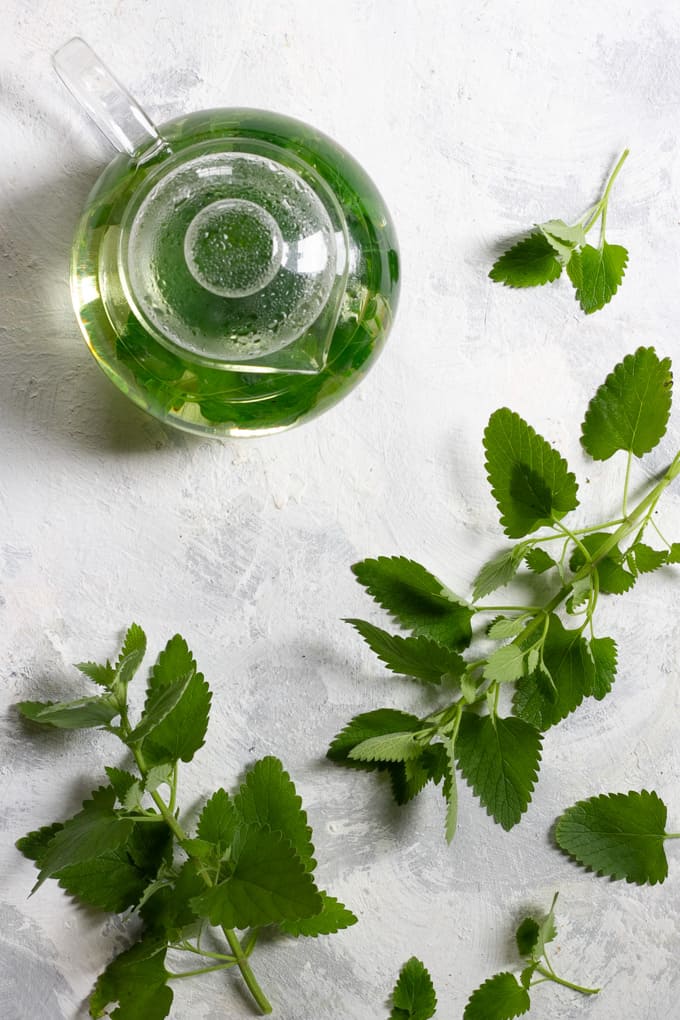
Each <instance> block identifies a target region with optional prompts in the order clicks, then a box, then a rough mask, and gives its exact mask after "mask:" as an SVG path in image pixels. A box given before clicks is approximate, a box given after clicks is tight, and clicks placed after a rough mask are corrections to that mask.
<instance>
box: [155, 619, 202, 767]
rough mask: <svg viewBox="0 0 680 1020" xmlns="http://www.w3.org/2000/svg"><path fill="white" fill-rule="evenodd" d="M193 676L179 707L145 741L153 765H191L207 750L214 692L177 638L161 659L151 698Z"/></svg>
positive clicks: (175, 637) (156, 669)
mask: <svg viewBox="0 0 680 1020" xmlns="http://www.w3.org/2000/svg"><path fill="white" fill-rule="evenodd" d="M187 676H190V680H189V682H188V684H187V686H186V689H185V691H184V694H183V695H182V697H181V698H180V700H179V702H178V703H177V705H176V706H175V707H174V708H173V709H172V711H171V712H169V713H168V715H167V716H165V718H164V719H163V720H162V722H161V723H160V724H159V725H158V726H156V727H155V729H154V730H153V732H152V733H150V734H149V736H148V737H147V738H146V739H145V740H144V742H143V744H142V750H143V753H144V757H145V758H146V761H147V763H148V764H149V765H162V764H164V763H166V762H175V761H179V760H180V759H181V760H182V761H191V759H192V758H193V756H194V755H195V753H196V751H198V749H199V748H200V747H202V746H203V743H204V741H205V734H206V730H207V728H208V718H209V715H210V701H211V694H210V688H209V687H208V685H207V683H206V682H205V680H204V679H203V674H202V673H197V672H196V663H195V662H194V658H193V656H192V654H191V652H190V651H189V648H188V646H187V643H186V641H185V640H184V638H183V637H181V636H180V635H179V634H176V635H175V636H174V637H173V638H171V639H170V641H168V643H167V645H166V646H165V649H164V650H163V651H162V652H161V654H160V656H159V657H158V662H157V663H156V665H155V666H154V667H153V669H152V671H151V676H150V678H149V687H148V697H149V698H150V697H151V695H152V694H156V692H159V691H160V689H161V688H167V687H170V686H172V685H173V684H175V683H177V682H178V681H180V680H182V679H183V678H185V677H187Z"/></svg>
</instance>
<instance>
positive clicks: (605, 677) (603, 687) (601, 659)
mask: <svg viewBox="0 0 680 1020" xmlns="http://www.w3.org/2000/svg"><path fill="white" fill-rule="evenodd" d="M588 647H589V649H590V654H591V656H592V659H593V664H594V666H595V675H594V676H593V692H592V693H593V697H594V698H596V699H597V701H602V699H603V698H604V697H605V696H606V695H607V694H609V692H610V691H611V689H612V684H613V683H614V680H615V679H616V664H617V648H616V642H615V641H614V639H613V638H610V637H601V638H591V639H590V641H589V642H588Z"/></svg>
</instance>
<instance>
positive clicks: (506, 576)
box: [472, 542, 526, 602]
mask: <svg viewBox="0 0 680 1020" xmlns="http://www.w3.org/2000/svg"><path fill="white" fill-rule="evenodd" d="M525 549H526V543H525V542H519V543H518V544H517V545H514V546H513V547H512V548H511V549H508V551H507V552H504V553H502V554H501V555H500V556H496V557H495V558H494V559H492V560H489V562H488V563H485V564H484V566H483V567H482V569H481V570H480V571H479V573H478V574H477V577H476V578H475V583H474V587H473V591H472V599H473V601H474V602H477V600H478V599H481V598H484V596H485V595H489V594H490V593H491V592H492V591H496V589H498V588H504V587H505V586H506V584H510V581H512V579H513V577H514V576H515V574H516V573H517V571H518V569H519V566H520V564H521V562H522V558H523V556H524V551H525Z"/></svg>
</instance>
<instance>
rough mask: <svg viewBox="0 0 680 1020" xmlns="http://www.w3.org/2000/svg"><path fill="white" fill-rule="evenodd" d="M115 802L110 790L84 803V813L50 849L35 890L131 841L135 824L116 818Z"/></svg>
mask: <svg viewBox="0 0 680 1020" xmlns="http://www.w3.org/2000/svg"><path fill="white" fill-rule="evenodd" d="M115 799H116V795H115V793H114V791H113V789H112V788H111V787H110V786H103V787H100V788H99V789H98V790H95V791H94V792H93V793H92V799H91V800H86V801H85V802H84V803H83V810H82V811H80V812H79V813H78V814H77V815H74V816H73V818H70V819H69V820H68V821H67V822H64V825H63V828H62V829H60V830H59V832H57V834H56V835H55V836H54V838H53V839H52V840H51V842H50V844H49V846H48V847H47V851H46V853H45V855H44V857H43V859H42V862H41V868H40V874H39V875H38V881H37V882H36V885H35V889H37V888H38V886H40V885H42V883H43V882H44V881H45V879H46V878H50V877H51V876H53V875H56V873H57V872H58V871H61V869H62V868H67V867H70V866H72V865H74V864H80V863H82V862H83V861H91V860H93V859H94V858H95V857H101V855H102V854H105V853H108V852H109V851H111V850H116V849H117V848H118V847H119V846H122V844H123V843H126V842H127V841H128V839H129V838H130V835H131V833H132V829H133V824H134V823H133V822H132V821H131V820H130V819H129V818H119V817H118V816H117V815H116V814H115V812H114V810H113V806H114V803H115ZM35 889H34V891H35Z"/></svg>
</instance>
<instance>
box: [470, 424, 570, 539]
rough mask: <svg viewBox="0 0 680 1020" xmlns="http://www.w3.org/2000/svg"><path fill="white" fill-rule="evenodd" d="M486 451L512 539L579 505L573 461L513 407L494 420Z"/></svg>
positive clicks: (493, 487) (487, 434)
mask: <svg viewBox="0 0 680 1020" xmlns="http://www.w3.org/2000/svg"><path fill="white" fill-rule="evenodd" d="M484 449H485V451H486V470H487V475H488V479H489V484H490V485H491V491H492V494H493V496H494V499H495V500H496V503H497V504H498V509H499V512H500V515H501V524H502V525H503V527H504V529H505V533H506V535H508V536H509V537H510V538H522V537H523V536H524V535H528V534H529V533H530V532H532V531H535V530H536V529H537V528H540V527H542V526H543V525H545V524H550V523H551V522H552V521H554V520H559V519H560V518H561V517H564V515H565V514H566V513H568V512H569V511H570V510H574V509H575V507H577V506H578V499H577V497H576V492H577V486H576V480H575V478H574V475H573V474H572V473H571V472H570V471H569V469H568V467H567V462H566V461H565V460H564V458H563V457H561V456H560V454H559V453H558V452H557V450H555V449H553V447H552V446H550V445H549V444H548V443H547V442H546V441H545V439H543V438H542V437H541V436H539V435H538V434H537V433H536V432H535V431H534V429H533V428H532V427H531V426H530V425H528V424H527V423H526V422H525V421H524V419H523V418H520V416H519V415H518V414H515V413H514V412H513V411H510V410H508V408H507V407H503V408H501V409H500V410H498V411H494V413H493V414H492V415H491V417H490V418H489V424H488V425H487V427H486V429H485V430H484Z"/></svg>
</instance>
